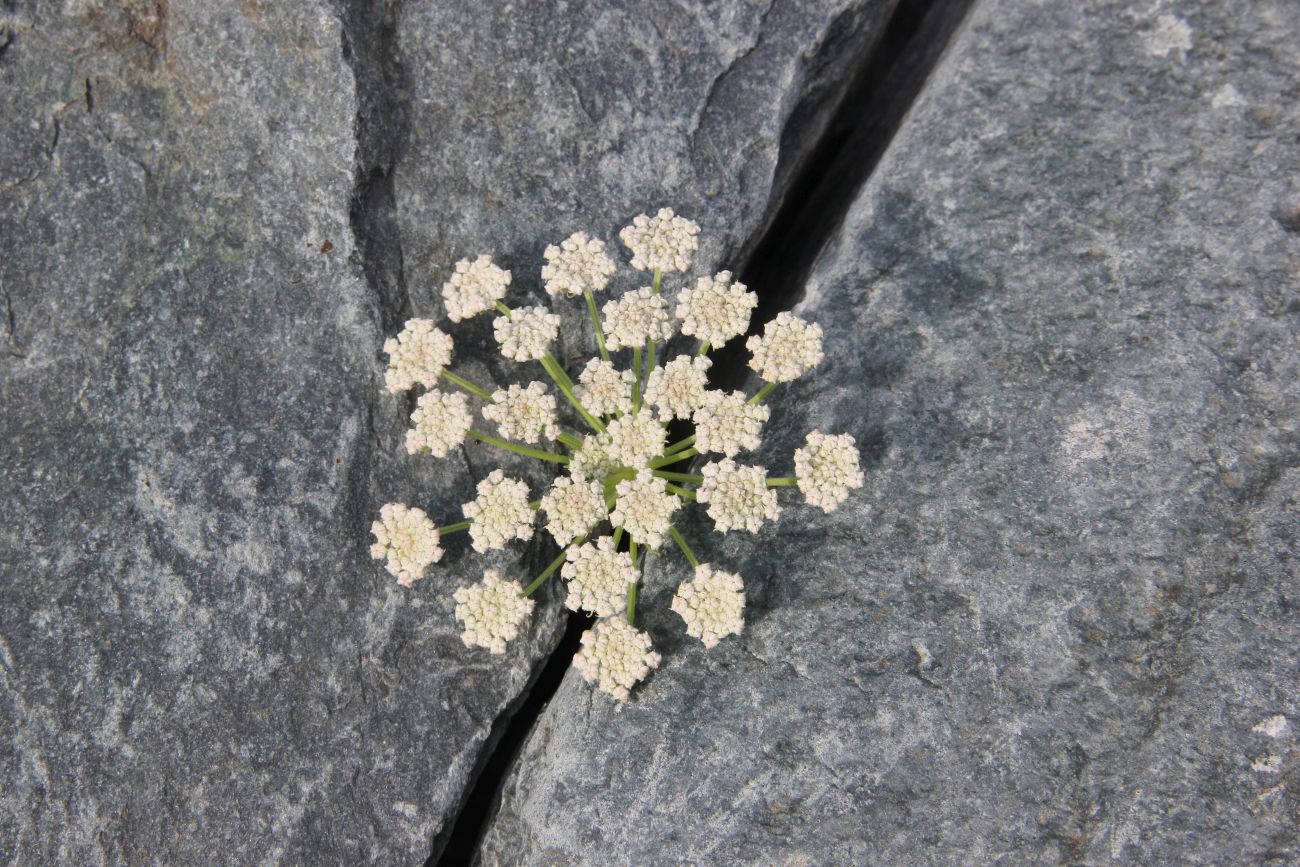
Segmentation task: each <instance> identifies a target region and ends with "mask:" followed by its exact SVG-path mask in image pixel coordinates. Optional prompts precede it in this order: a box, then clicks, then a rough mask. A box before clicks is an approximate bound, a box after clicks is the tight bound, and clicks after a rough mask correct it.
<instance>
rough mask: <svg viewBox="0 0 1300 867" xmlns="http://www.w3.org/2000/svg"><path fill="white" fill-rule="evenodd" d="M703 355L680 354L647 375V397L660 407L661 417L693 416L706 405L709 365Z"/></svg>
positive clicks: (647, 400) (665, 418) (648, 401)
mask: <svg viewBox="0 0 1300 867" xmlns="http://www.w3.org/2000/svg"><path fill="white" fill-rule="evenodd" d="M712 364H713V362H712V361H710V360H709V359H708V358H705V357H704V356H702V355H701V356H695V357H691V356H689V355H679V356H677V357H676V358H674V359H673V360H672V361H670V362H668V363H667V364H665V365H664V366H663V367H656V368H655V369H654V370H652V371H650V376H649V377H647V378H646V383H645V400H646V403H648V404H652V405H653V406H655V407H657V408H658V409H659V420H660V421H670V420H671V419H674V418H690V417H691V413H693V412H695V411H696V410H697V409H699V408H700V407H702V406H704V401H705V399H706V398H705V393H706V392H707V390H708V387H709V367H710V366H711V365H712Z"/></svg>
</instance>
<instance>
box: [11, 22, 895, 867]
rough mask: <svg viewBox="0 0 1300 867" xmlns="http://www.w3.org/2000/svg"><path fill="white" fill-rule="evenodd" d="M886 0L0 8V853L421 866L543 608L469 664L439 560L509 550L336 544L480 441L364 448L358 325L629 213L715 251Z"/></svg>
mask: <svg viewBox="0 0 1300 867" xmlns="http://www.w3.org/2000/svg"><path fill="white" fill-rule="evenodd" d="M892 7H893V0H856V2H855V0H820V2H802V3H780V4H769V5H768V6H763V5H762V4H757V3H733V4H703V3H701V4H678V3H668V2H663V3H660V2H655V3H650V4H632V3H628V4H624V5H622V6H614V5H612V4H605V3H592V4H573V3H560V2H556V3H546V4H533V3H529V4H500V5H495V6H492V5H486V4H485V5H484V6H482V7H480V6H479V5H477V4H464V3H453V2H438V3H410V4H406V5H402V4H396V3H387V4H364V3H342V2H337V3H326V2H320V0H303V2H295V3H285V4H279V3H266V2H258V0H241V2H235V0H215V2H199V0H168V2H161V0H125V2H99V0H78V2H69V3H65V4H58V5H56V4H44V3H36V2H21V0H20V2H12V0H11V2H6V3H3V4H0V131H2V132H3V144H2V145H0V238H2V239H3V249H0V305H3V316H0V353H2V357H0V406H2V408H3V411H2V412H0V447H2V448H3V454H4V460H3V461H0V502H3V503H5V504H6V512H5V514H6V517H7V518H8V520H7V522H6V526H5V528H4V529H3V530H2V531H0V779H3V780H4V784H3V786H0V861H3V862H5V863H9V862H13V863H23V864H56V863H57V864H64V863H78V864H91V863H105V864H109V863H111V864H119V863H202V862H205V861H209V860H214V859H216V860H221V861H222V862H224V863H280V862H284V863H363V862H377V863H384V864H394V863H420V862H422V861H423V860H424V858H425V857H426V855H427V854H428V851H429V847H430V841H431V840H432V839H434V837H435V836H436V835H437V834H438V833H439V832H440V831H443V830H445V827H446V824H447V819H448V817H449V816H450V815H451V814H452V813H453V812H454V811H455V809H456V807H457V805H458V804H459V803H460V800H461V798H462V796H463V793H464V788H465V785H466V782H467V780H469V779H470V777H471V775H472V769H473V767H474V764H475V762H476V760H477V759H478V754H479V752H480V751H481V749H482V747H483V745H484V743H485V740H486V739H487V738H488V737H489V733H490V731H491V727H492V724H493V722H494V721H495V720H496V719H497V718H498V717H499V716H500V714H501V713H502V711H503V709H505V708H506V707H507V706H508V705H509V704H510V703H511V702H512V701H514V700H515V699H516V698H517V696H518V694H519V693H520V691H521V690H522V689H523V687H524V685H525V683H526V682H527V679H528V676H529V672H530V671H531V670H532V668H533V667H534V665H535V663H536V661H537V660H538V659H539V658H541V657H542V656H544V655H545V654H546V653H547V652H548V651H549V650H550V648H551V647H552V646H553V644H554V642H555V640H556V637H557V631H558V628H559V625H560V614H559V612H558V610H557V606H556V604H555V599H554V597H553V596H552V595H551V594H550V593H549V591H547V592H545V593H544V595H543V597H542V598H543V601H544V604H542V605H539V611H538V614H537V616H536V617H535V619H534V623H533V625H532V628H531V630H530V631H529V633H528V635H527V637H526V638H524V639H523V640H521V641H520V642H518V644H517V645H516V646H515V647H514V648H512V650H511V652H510V654H509V655H508V656H507V657H505V658H504V659H502V658H499V657H492V658H490V657H489V656H488V655H487V654H486V653H484V652H482V651H472V652H471V651H467V650H466V649H465V648H463V647H462V645H461V643H460V640H459V637H458V636H457V629H456V623H455V621H454V619H453V617H452V609H453V603H452V601H451V595H450V591H451V589H452V587H453V586H454V585H456V584H459V583H465V582H466V581H468V580H472V579H474V578H476V577H477V574H478V572H479V570H480V569H481V568H482V567H483V566H484V565H496V566H498V567H499V568H503V569H506V570H507V571H508V572H509V573H511V574H515V575H518V576H520V577H522V575H523V574H527V573H529V572H533V571H536V569H537V568H538V565H539V563H540V562H541V561H542V560H543V558H545V557H546V556H547V555H548V554H549V553H550V552H548V551H545V550H544V549H543V546H541V545H536V546H533V547H530V548H528V549H526V550H523V549H516V550H514V551H513V552H512V553H510V554H508V555H505V556H503V557H500V558H496V559H495V560H493V559H492V558H480V557H476V556H473V555H472V554H470V553H467V550H466V547H467V546H465V545H464V544H463V539H462V540H461V542H460V544H458V543H457V542H452V541H449V543H448V549H449V551H448V554H447V557H446V558H445V559H444V560H443V562H442V563H441V564H439V566H437V567H435V570H434V571H433V577H431V578H429V579H426V580H425V581H424V582H421V583H419V584H417V585H416V587H415V588H414V589H412V590H410V591H405V590H402V589H401V588H399V587H397V586H396V585H395V584H394V582H393V581H392V580H391V579H390V578H389V577H388V576H387V575H386V574H385V573H383V571H382V569H381V568H380V567H379V566H378V565H377V564H375V563H374V562H373V561H371V560H370V558H369V557H368V552H367V548H368V544H369V541H370V539H369V537H368V530H369V525H370V521H371V520H372V519H373V518H374V517H375V515H376V514H377V512H378V508H379V506H380V505H381V504H382V503H383V502H386V501H388V500H401V501H405V502H409V503H412V504H415V505H420V506H422V507H424V508H426V509H427V510H428V511H429V512H430V514H432V515H434V516H435V517H441V516H444V515H458V514H459V509H460V504H462V503H464V502H466V501H468V500H469V499H471V498H472V496H473V484H474V480H475V479H476V478H477V477H480V476H482V475H484V474H485V473H486V471H487V468H485V467H484V463H483V462H486V461H487V460H488V458H487V457H486V456H484V458H483V462H480V461H479V459H478V457H477V455H476V454H471V453H469V452H467V453H466V454H465V455H462V456H461V458H460V459H457V460H449V461H446V462H443V463H440V464H439V463H436V462H433V461H432V460H412V459H409V458H408V457H407V456H406V455H405V453H404V451H403V448H402V432H403V429H404V427H405V423H406V415H407V414H408V413H409V411H410V409H411V406H410V404H409V402H408V401H406V400H403V399H395V398H392V397H390V396H388V395H387V394H385V393H383V392H382V388H381V382H382V365H383V357H382V354H381V352H380V347H381V346H382V342H383V338H384V336H385V334H386V333H387V334H391V333H393V332H394V331H395V330H396V329H397V328H398V327H400V323H401V320H402V319H403V318H404V317H405V316H406V315H410V314H412V313H422V314H426V315H435V316H438V315H440V314H441V312H442V311H441V306H440V300H438V299H437V288H438V286H439V285H440V284H441V282H442V280H443V279H445V277H446V275H447V273H448V272H449V269H450V267H451V264H452V262H454V260H455V259H457V258H460V257H462V256H466V255H473V254H477V253H478V252H491V253H493V254H496V255H497V256H498V259H499V260H500V261H502V262H503V264H505V265H507V266H508V267H513V268H515V269H516V274H517V276H516V286H517V287H520V288H521V291H519V292H516V293H515V294H514V295H513V296H512V298H513V299H515V300H517V299H519V298H521V297H523V296H524V295H528V294H531V295H532V296H533V297H540V294H539V289H538V286H537V283H538V281H537V280H536V279H535V275H536V274H537V271H538V269H539V268H540V265H541V249H542V247H543V246H544V245H545V244H546V243H547V242H550V241H554V240H558V239H559V238H562V237H564V236H565V235H567V234H568V233H569V232H571V231H573V230H575V229H578V228H585V229H588V230H591V231H595V232H599V233H600V234H601V235H602V236H604V237H605V238H606V239H607V240H613V230H614V228H615V227H617V226H618V225H620V224H622V223H623V222H624V221H626V220H627V219H628V218H629V217H631V216H632V215H633V214H635V213H637V212H638V211H640V210H645V209H650V208H654V207H657V206H659V205H660V204H670V205H673V206H675V207H677V208H678V209H679V210H680V211H682V212H684V213H687V214H689V215H691V216H695V217H697V218H698V219H700V220H701V222H703V223H704V225H705V227H706V231H707V232H708V233H709V235H708V237H709V239H710V240H709V246H708V247H707V248H706V250H705V251H703V252H702V254H701V261H702V262H703V263H705V265H706V268H707V269H713V268H716V267H717V266H718V265H719V263H720V262H721V261H722V260H723V258H724V257H725V256H726V255H728V254H729V253H730V252H731V251H733V250H734V249H736V248H738V247H739V246H740V245H741V244H742V243H743V241H744V240H745V239H746V238H747V237H748V236H749V234H750V233H752V232H753V231H755V230H756V229H757V228H758V227H759V226H760V225H761V224H762V222H763V220H764V217H765V215H766V214H767V213H768V212H769V211H768V206H769V204H770V202H771V201H773V200H776V199H779V198H780V195H781V190H782V189H784V186H783V185H784V183H785V181H786V180H787V179H788V176H789V166H790V165H793V164H794V163H795V162H797V158H798V156H799V155H800V154H801V153H802V148H804V147H805V146H806V143H807V141H809V140H811V139H812V138H813V137H814V136H815V135H816V132H817V130H818V125H819V123H820V122H821V119H822V118H823V117H824V113H823V111H822V108H823V107H824V106H825V105H828V104H829V103H831V102H833V101H834V95H835V92H836V87H838V86H839V84H840V83H841V82H842V81H843V80H844V79H845V77H846V70H847V68H848V67H849V66H850V65H851V64H852V63H853V62H854V61H855V60H856V57H857V54H858V53H859V52H861V51H862V50H863V47H864V46H865V45H868V44H870V42H871V40H872V38H873V34H874V33H876V32H878V30H879V28H880V26H881V24H882V22H883V21H884V20H885V17H886V16H887V13H888V12H889V11H890V9H892ZM399 158H401V159H400V161H399ZM613 249H614V250H616V251H617V252H618V253H619V255H620V256H621V255H622V253H623V251H621V250H620V249H619V248H618V247H617V244H616V243H615V244H614V245H613ZM475 328H481V329H482V330H481V331H477V332H476V331H475V330H474V329H475ZM490 339H491V338H490V329H489V327H488V323H487V322H480V323H475V324H474V325H473V326H471V328H470V330H469V332H468V334H467V336H464V337H463V339H462V342H461V343H460V344H459V348H458V359H460V361H462V362H464V363H465V365H466V366H467V367H468V372H470V373H472V374H475V375H476V376H483V377H486V376H488V375H490V374H492V373H493V372H499V371H500V370H501V368H502V365H501V364H500V363H497V362H495V361H494V360H493V351H492V350H491V348H490V344H489V343H488V341H490ZM476 344H477V345H476ZM493 460H494V461H495V458H493ZM471 464H472V465H471ZM539 478H540V477H539ZM521 558H522V559H521ZM217 853H219V854H217Z"/></svg>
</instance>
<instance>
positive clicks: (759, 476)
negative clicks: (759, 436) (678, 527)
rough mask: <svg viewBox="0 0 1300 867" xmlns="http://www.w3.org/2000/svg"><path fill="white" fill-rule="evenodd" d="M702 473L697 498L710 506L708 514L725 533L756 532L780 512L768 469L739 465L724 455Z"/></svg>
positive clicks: (707, 466) (702, 470)
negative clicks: (702, 479)
mask: <svg viewBox="0 0 1300 867" xmlns="http://www.w3.org/2000/svg"><path fill="white" fill-rule="evenodd" d="M700 474H701V475H702V476H704V481H703V482H701V483H700V486H699V488H697V489H696V491H695V498H696V500H698V501H699V502H701V503H705V504H707V505H708V507H709V517H710V518H712V519H713V524H714V526H716V527H717V528H718V530H720V531H721V532H723V533H725V532H727V531H728V530H748V531H749V532H751V533H757V532H758V529H759V528H760V527H762V526H763V522H764V521H775V520H776V519H777V517H778V516H779V515H780V514H781V507H780V506H779V505H777V501H776V489H775V488H769V487H768V486H767V470H765V469H763V468H762V467H746V466H736V462H735V461H733V460H732V459H731V458H723V459H722V460H720V461H714V462H711V463H707V464H705V465H704V467H703V468H702V469H701V470H700Z"/></svg>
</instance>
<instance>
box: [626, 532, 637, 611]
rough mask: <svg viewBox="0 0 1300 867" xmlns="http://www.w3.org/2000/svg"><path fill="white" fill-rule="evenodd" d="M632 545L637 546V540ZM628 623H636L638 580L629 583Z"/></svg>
mask: <svg viewBox="0 0 1300 867" xmlns="http://www.w3.org/2000/svg"><path fill="white" fill-rule="evenodd" d="M632 545H633V547H636V543H635V542H634V543H632ZM632 559H633V560H635V559H636V558H635V557H633V558H632ZM627 625H628V626H635V625H636V582H635V581H633V582H632V583H630V584H628V585H627Z"/></svg>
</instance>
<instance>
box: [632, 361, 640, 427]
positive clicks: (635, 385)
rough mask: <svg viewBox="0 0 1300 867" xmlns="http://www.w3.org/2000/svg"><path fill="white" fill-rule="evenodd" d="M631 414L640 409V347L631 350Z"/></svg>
mask: <svg viewBox="0 0 1300 867" xmlns="http://www.w3.org/2000/svg"><path fill="white" fill-rule="evenodd" d="M632 372H633V373H634V374H635V376H634V378H633V379H632V414H633V415H636V414H637V413H638V412H640V411H641V347H639V346H638V347H637V348H636V349H633V350H632Z"/></svg>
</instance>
